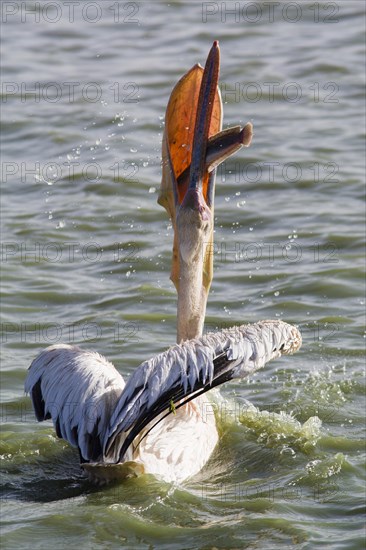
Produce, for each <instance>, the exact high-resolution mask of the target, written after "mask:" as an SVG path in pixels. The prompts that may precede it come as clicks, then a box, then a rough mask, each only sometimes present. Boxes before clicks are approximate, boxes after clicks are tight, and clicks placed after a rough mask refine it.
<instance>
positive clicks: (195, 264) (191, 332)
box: [176, 191, 213, 343]
mask: <svg viewBox="0 0 366 550" xmlns="http://www.w3.org/2000/svg"><path fill="white" fill-rule="evenodd" d="M189 194H190V193H189V192H188V194H187V195H189ZM194 194H196V191H195V192H194ZM191 198H192V197H191ZM186 199H187V197H186ZM188 199H189V197H188ZM212 223H213V222H212V212H211V211H210V209H209V208H208V207H207V206H206V205H205V203H204V201H203V200H201V199H200V197H199V196H194V197H193V199H192V201H190V200H185V201H184V203H183V204H182V205H181V206H180V208H179V210H178V213H177V219H176V224H177V230H178V249H179V286H178V312H177V342H178V343H179V342H182V341H183V340H188V339H191V338H198V337H199V336H202V330H203V323H204V320H205V313H206V303H207V296H208V292H209V284H207V283H206V284H204V264H205V260H206V261H207V257H206V256H207V254H211V253H212V250H211V248H212V247H211V243H210V236H211V234H212Z"/></svg>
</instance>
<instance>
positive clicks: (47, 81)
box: [0, 1, 365, 550]
mask: <svg viewBox="0 0 366 550" xmlns="http://www.w3.org/2000/svg"><path fill="white" fill-rule="evenodd" d="M36 4H37V3H34V2H27V7H26V11H24V10H25V8H24V7H22V3H20V2H11V3H9V2H3V3H2V9H3V10H7V11H6V13H5V12H3V19H2V20H3V23H2V35H3V52H2V53H3V61H2V67H3V74H2V79H3V83H5V84H3V88H2V104H1V106H2V120H3V132H2V163H1V164H2V172H3V184H2V274H3V275H2V362H1V401H2V408H1V413H2V436H1V451H0V454H1V459H2V477H1V481H2V488H1V510H2V546H3V548H6V549H13V548H14V549H15V548H17V549H23V548H24V549H26V548H44V549H47V550H48V549H50V548H53V549H55V550H56V549H63V548H72V549H73V548H78V549H83V548H88V549H89V548H92V549H99V548H108V549H114V548H116V549H117V548H125V549H131V548H133V549H134V548H141V549H145V548H154V549H155V548H166V549H171V548H172V549H183V548H184V549H185V548H202V549H208V548H231V549H234V548H259V549H262V548H263V549H270V550H272V549H280V548H281V549H282V548H299V549H312V548H327V549H332V550H333V549H347V550H348V549H358V548H363V540H364V539H363V536H364V530H363V529H364V500H365V485H364V477H365V476H364V458H365V446H364V411H365V403H364V372H363V369H364V342H365V340H364V305H365V298H364V283H363V270H364V260H363V256H364V248H363V245H364V232H363V215H364V177H365V170H364V142H363V140H364V103H363V86H364V80H365V79H364V75H365V71H364V51H363V48H362V44H363V33H364V30H365V28H364V27H365V18H364V4H363V3H362V2H358V1H357V2H352V1H349V2H348V1H347V2H330V3H327V4H318V3H315V4H314V3H310V2H305V1H304V2H298V3H292V6H291V5H290V4H291V3H286V2H281V4H280V5H279V6H274V5H273V6H272V8H273V11H272V10H271V11H269V7H268V4H266V3H255V2H243V3H238V6H237V13H236V15H235V14H231V15H230V13H229V12H227V13H225V6H226V8H227V10H229V9H230V8H231V9H232V8H233V7H235V3H226V4H225V3H203V4H201V3H198V2H186V3H184V2H171V3H170V4H167V3H154V4H152V3H148V4H147V3H143V2H138V3H134V2H132V3H114V4H113V3H112V2H111V3H109V2H107V1H105V2H96V3H93V4H94V8H93V7H89V8H87V10H86V11H85V10H84V12H83V11H82V8H85V6H86V5H87V4H90V3H87V2H82V3H81V4H80V6H77V5H75V9H74V18H72V17H71V15H70V12H69V8H68V7H67V5H66V4H65V3H63V2H61V1H59V2H54V3H52V6H51V7H49V8H47V10H48V11H44V4H45V3H43V2H41V3H40V4H39V3H38V7H37V5H36ZM117 4H118V5H119V12H118V11H117V7H116V6H117ZM32 6H33V8H32ZM42 6H43V7H42ZM95 6H96V7H95ZM17 8H18V10H17ZM56 8H57V9H56ZM97 8H98V9H97ZM93 10H94V11H93ZM294 10H296V11H294ZM10 12H14V13H13V14H11V13H10ZM271 14H272V15H271ZM59 16H60V17H59ZM98 18H99V19H98ZM93 19H95V20H96V21H95V22H94V23H93V22H92V20H93ZM5 20H6V23H5V22H4V21H5ZM135 20H136V21H135ZM291 20H293V22H291ZM213 39H218V40H219V41H220V47H221V54H222V68H221V92H222V97H223V101H224V109H225V110H224V125H227V126H229V125H235V124H237V123H241V124H244V123H245V122H247V121H248V120H250V121H251V122H252V123H253V125H254V132H255V136H254V141H253V144H252V146H251V148H250V149H248V150H245V151H242V152H240V154H238V155H237V156H236V157H235V158H232V159H230V161H227V163H226V164H225V165H223V166H222V167H221V168H220V170H219V171H218V175H217V192H216V204H215V216H216V233H215V273H214V281H213V285H212V290H211V294H210V298H209V304H208V308H207V318H206V327H207V329H209V330H211V329H213V328H216V327H217V328H223V327H227V326H231V325H234V324H237V323H243V322H254V321H257V320H259V319H271V318H273V319H276V318H282V319H284V320H286V321H288V322H291V323H295V324H297V325H299V327H300V329H301V332H302V334H303V340H304V342H303V347H302V349H301V350H300V352H299V353H298V354H296V355H295V356H293V357H284V358H281V359H280V360H277V361H275V362H273V363H270V364H269V365H267V366H266V368H265V369H264V370H263V371H261V372H259V373H257V374H256V376H255V377H253V378H251V379H249V380H245V381H243V382H235V383H232V384H229V385H227V386H225V387H223V388H222V389H221V390H220V393H219V394H217V395H216V398H215V399H216V413H217V419H218V425H219V429H220V434H221V441H220V444H219V446H218V447H217V449H216V451H215V453H214V455H213V456H212V459H211V460H210V462H209V463H208V464H207V466H206V468H205V469H204V470H203V471H202V472H201V473H200V475H199V476H197V477H196V478H194V479H192V480H190V481H188V482H187V483H185V484H184V485H183V486H181V487H175V486H171V485H169V484H165V483H162V482H160V481H158V480H156V479H154V478H153V477H151V476H145V477H141V478H139V479H136V480H129V481H127V482H126V483H124V484H121V485H114V486H110V487H107V488H103V489H96V488H93V487H92V486H91V485H90V484H89V483H88V481H87V480H86V479H85V478H84V477H83V475H82V472H81V471H80V469H79V466H78V457H77V452H76V451H75V450H74V449H71V448H70V447H69V446H68V445H67V444H66V443H65V442H63V441H61V440H58V439H57V438H56V437H55V435H54V431H53V429H52V426H51V424H49V423H44V424H37V423H36V422H35V420H34V418H33V413H32V410H31V405H30V400H29V398H28V397H25V396H24V393H23V384H24V379H25V375H26V369H27V367H28V366H29V364H30V362H31V360H32V359H33V358H34V356H35V355H36V354H37V353H38V352H39V351H40V350H41V349H42V348H43V347H45V346H47V345H50V344H51V343H56V342H70V343H75V344H78V345H81V346H83V347H85V348H90V349H94V350H98V351H100V352H101V353H103V354H104V355H105V356H106V357H108V359H110V360H111V361H113V362H114V364H115V365H116V367H117V368H118V369H119V370H120V371H121V373H123V374H124V375H128V374H129V373H130V372H131V371H132V370H133V369H134V368H135V367H136V366H137V365H138V364H139V363H140V361H141V360H143V359H147V358H149V357H151V356H152V355H154V354H155V353H157V352H159V351H161V350H163V349H165V348H166V347H167V346H168V345H170V344H171V343H173V342H174V341H175V316H176V294H175V290H174V287H173V285H172V283H171V282H170V281H169V270H170V259H171V245H172V237H173V233H172V227H171V224H170V222H169V220H167V218H166V214H165V212H164V211H163V210H162V209H161V207H159V206H158V205H157V203H156V199H157V193H158V188H159V183H160V174H161V168H160V148H161V138H162V132H163V116H164V111H165V107H166V104H167V101H168V98H169V94H170V91H171V89H172V87H173V85H174V84H175V83H176V81H177V80H178V79H179V78H180V76H182V75H183V73H184V72H186V71H187V70H188V69H189V68H190V67H191V66H192V65H193V64H194V63H196V62H200V63H201V64H203V62H204V60H205V58H206V55H207V52H208V50H209V48H210V45H211V43H212V41H213ZM249 84H250V85H249ZM4 85H5V88H4ZM31 90H33V92H32V91H31Z"/></svg>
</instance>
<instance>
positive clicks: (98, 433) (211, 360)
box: [25, 321, 301, 481]
mask: <svg viewBox="0 0 366 550" xmlns="http://www.w3.org/2000/svg"><path fill="white" fill-rule="evenodd" d="M300 345H301V336H300V333H299V332H298V330H297V329H296V328H295V327H293V326H291V325H288V324H287V323H284V322H282V321H262V322H260V323H255V324H253V325H243V326H240V327H234V328H232V329H228V330H223V331H221V332H218V333H210V334H207V335H205V336H203V337H201V338H198V339H195V340H190V341H186V342H184V343H183V344H180V345H178V344H177V345H175V346H173V347H171V348H170V349H169V350H167V351H166V352H164V353H160V354H159V355H157V356H155V357H153V358H152V359H150V360H149V361H144V362H143V363H142V364H141V365H140V366H139V367H137V369H136V370H135V371H134V372H133V373H132V374H131V376H130V377H129V379H128V380H127V383H125V382H124V380H123V378H122V376H121V375H120V374H119V373H118V372H117V370H116V369H115V368H114V366H113V365H112V364H111V363H110V362H108V361H107V360H106V359H105V358H104V357H102V356H101V355H99V354H98V353H95V352H90V351H84V350H81V349H80V348H78V347H76V346H69V345H66V344H64V345H55V346H50V347H49V348H47V349H46V350H44V351H43V352H42V353H41V354H40V355H39V356H38V357H37V358H36V359H35V360H34V361H33V363H32V365H31V366H30V369H29V372H28V377H27V380H26V383H25V390H26V392H28V393H30V394H31V397H32V401H33V406H34V409H35V412H36V416H37V419H38V420H46V419H47V418H52V419H53V422H54V426H55V429H56V432H57V434H58V435H59V437H62V438H63V439H66V440H67V441H68V442H69V443H70V444H71V445H73V446H76V447H78V448H79V452H80V457H81V461H82V463H86V464H88V463H91V464H89V465H87V469H88V470H89V472H92V473H93V476H94V477H97V478H98V477H99V478H100V479H103V477H104V476H103V472H104V470H103V468H101V467H100V466H101V465H104V466H107V465H111V466H112V465H113V464H118V463H123V462H127V461H135V462H136V463H138V464H140V465H141V466H142V467H143V470H144V471H145V472H148V473H152V474H155V475H158V476H161V477H162V478H164V479H165V480H167V481H183V480H184V479H186V478H187V477H189V476H191V475H194V474H195V473H197V472H198V471H199V470H200V469H201V468H202V466H203V464H204V463H205V462H206V460H207V456H209V455H210V454H211V452H212V450H213V448H214V447H215V445H216V443H217V431H216V427H215V421H214V415H213V413H212V409H211V407H212V405H211V404H210V402H209V400H207V398H206V396H203V395H202V396H199V397H196V396H197V395H198V393H199V392H201V391H202V392H203V391H204V392H206V391H208V390H209V389H211V388H212V387H215V386H216V385H219V384H222V383H224V382H226V381H228V380H231V379H233V378H243V377H245V376H247V375H249V374H252V373H253V372H255V371H256V370H258V369H259V368H261V367H263V366H264V365H265V363H267V362H268V361H270V360H271V359H274V358H275V357H280V356H281V353H285V354H288V353H293V352H295V351H296V350H297V349H298V348H299V347H300ZM192 397H194V400H193V401H190V402H188V403H187V404H184V402H185V401H186V400H187V399H189V398H192ZM182 403H183V405H182ZM149 430H150V431H149ZM92 465H93V466H92ZM98 465H99V466H98ZM93 467H94V470H92V468H93ZM98 471H99V473H100V474H101V475H99V476H98ZM108 471H109V475H110V476H111V475H112V471H111V470H110V469H109V470H108ZM116 475H117V477H118V475H119V474H118V470H116ZM112 477H113V476H112Z"/></svg>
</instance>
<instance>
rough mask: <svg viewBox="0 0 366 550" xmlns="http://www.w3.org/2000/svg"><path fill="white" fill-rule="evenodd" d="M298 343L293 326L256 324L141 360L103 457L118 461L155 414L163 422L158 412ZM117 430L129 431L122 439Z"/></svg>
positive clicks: (289, 350) (171, 409)
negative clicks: (147, 359)
mask: <svg viewBox="0 0 366 550" xmlns="http://www.w3.org/2000/svg"><path fill="white" fill-rule="evenodd" d="M300 345H301V335H300V333H299V331H298V330H297V328H295V327H293V326H291V325H288V324H287V323H284V322H283V321H261V322H259V323H255V324H253V325H242V326H240V327H234V328H232V329H228V330H223V331H221V332H217V333H210V334H207V335H205V336H203V337H201V338H199V339H196V340H190V341H186V342H184V343H183V344H180V345H175V346H173V347H172V348H170V349H169V350H168V351H166V352H165V353H161V354H159V355H157V356H156V357H154V358H153V359H150V360H149V361H145V362H144V363H142V364H141V365H140V366H139V367H138V368H137V369H136V370H135V371H134V373H133V374H132V375H131V377H130V378H129V379H128V381H127V383H126V386H125V389H124V391H123V392H122V395H121V397H120V399H119V401H118V404H117V406H116V409H115V411H114V413H113V415H112V417H111V422H110V425H109V428H108V430H107V432H106V437H105V441H104V455H105V459H107V460H112V461H114V462H118V461H121V460H123V457H124V454H125V452H126V450H127V448H128V447H129V445H130V444H131V443H132V441H133V440H134V438H135V437H136V436H137V435H138V434H139V433H141V431H142V430H143V429H144V428H145V427H146V426H147V425H148V424H150V423H151V421H152V420H154V419H155V418H156V417H157V416H159V415H160V417H159V419H162V414H161V413H163V412H165V413H166V414H169V413H170V412H174V409H175V408H177V407H179V406H181V405H182V404H184V403H186V402H187V401H189V400H190V399H192V398H193V397H196V396H197V395H199V394H201V393H204V392H206V391H208V390H210V389H211V388H213V387H215V386H218V385H219V384H223V383H224V382H227V381H228V380H231V379H233V378H243V377H244V376H247V375H249V374H252V373H253V372H255V371H256V370H258V369H259V368H261V367H263V366H264V365H265V364H266V363H267V362H268V361H270V360H271V359H274V358H276V357H280V356H281V354H282V353H283V354H290V353H294V352H295V351H297V350H298V349H299V347H300ZM182 400H183V401H182ZM178 403H179V404H178ZM150 427H151V424H150V426H149V428H150ZM122 432H124V433H125V434H126V435H127V432H129V433H128V435H127V437H124V438H121V437H119V434H121V433H122Z"/></svg>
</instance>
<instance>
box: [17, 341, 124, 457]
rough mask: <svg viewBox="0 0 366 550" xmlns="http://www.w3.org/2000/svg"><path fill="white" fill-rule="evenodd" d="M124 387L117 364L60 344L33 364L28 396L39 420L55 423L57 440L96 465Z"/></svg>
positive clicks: (28, 378) (29, 377) (37, 358)
mask: <svg viewBox="0 0 366 550" xmlns="http://www.w3.org/2000/svg"><path fill="white" fill-rule="evenodd" d="M124 386H125V382H124V380H123V378H122V376H121V375H120V374H119V373H118V372H117V370H116V369H115V368H114V366H113V365H112V363H109V361H107V360H106V359H105V358H104V357H102V356H101V355H99V354H98V353H95V352H91V351H84V350H82V349H80V348H78V347H76V346H70V345H67V344H58V345H54V346H50V347H48V348H47V349H45V350H44V351H42V353H40V355H38V357H36V359H35V360H34V361H33V363H32V364H31V366H30V367H29V370H28V376H27V379H26V382H25V391H26V393H30V395H31V398H32V402H33V408H34V412H35V415H36V417H37V420H39V421H42V420H47V419H49V418H52V420H53V424H54V426H55V430H56V433H57V435H58V437H62V438H63V439H66V441H68V442H69V443H71V445H73V446H74V447H78V448H79V452H80V455H81V461H82V462H88V461H93V462H97V461H99V460H100V459H101V457H102V443H103V437H104V434H105V430H106V428H107V426H108V424H109V420H110V417H111V414H112V412H113V410H114V409H115V407H116V405H117V403H118V399H119V397H120V395H121V393H122V390H123V388H124Z"/></svg>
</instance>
